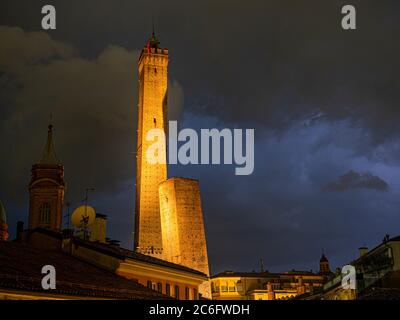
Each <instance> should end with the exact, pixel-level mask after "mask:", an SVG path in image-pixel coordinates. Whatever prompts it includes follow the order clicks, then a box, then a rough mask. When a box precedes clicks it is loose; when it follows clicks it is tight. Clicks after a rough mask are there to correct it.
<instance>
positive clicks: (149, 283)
mask: <svg viewBox="0 0 400 320" xmlns="http://www.w3.org/2000/svg"><path fill="white" fill-rule="evenodd" d="M147 288H149V289H153V284H152V283H151V281H150V280H148V281H147Z"/></svg>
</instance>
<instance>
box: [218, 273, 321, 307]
mask: <svg viewBox="0 0 400 320" xmlns="http://www.w3.org/2000/svg"><path fill="white" fill-rule="evenodd" d="M323 283H324V277H323V276H322V275H320V274H315V273H312V272H308V271H289V272H284V273H270V272H229V271H227V272H223V273H220V274H217V275H215V276H212V277H211V290H212V297H213V300H288V299H293V298H295V297H296V296H298V295H301V294H304V293H306V292H314V291H316V290H318V289H319V288H321V287H322V285H323Z"/></svg>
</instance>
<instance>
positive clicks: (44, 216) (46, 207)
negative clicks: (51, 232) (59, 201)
mask: <svg viewBox="0 0 400 320" xmlns="http://www.w3.org/2000/svg"><path fill="white" fill-rule="evenodd" d="M39 212H40V217H39V219H40V222H41V223H45V224H49V223H50V204H49V203H48V202H45V203H42V205H41V206H40V210H39Z"/></svg>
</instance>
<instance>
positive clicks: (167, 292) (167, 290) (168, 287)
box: [165, 283, 171, 296]
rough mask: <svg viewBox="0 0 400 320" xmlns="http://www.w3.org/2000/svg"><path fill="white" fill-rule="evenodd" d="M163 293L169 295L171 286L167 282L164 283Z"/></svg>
mask: <svg viewBox="0 0 400 320" xmlns="http://www.w3.org/2000/svg"><path fill="white" fill-rule="evenodd" d="M165 294H166V295H167V296H170V295H171V286H170V284H169V283H167V284H166V285H165Z"/></svg>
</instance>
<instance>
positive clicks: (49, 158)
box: [40, 115, 59, 164]
mask: <svg viewBox="0 0 400 320" xmlns="http://www.w3.org/2000/svg"><path fill="white" fill-rule="evenodd" d="M51 120H52V116H51V115H50V123H49V126H48V130H47V142H46V146H45V147H44V150H43V155H42V159H41V160H40V163H41V164H59V161H58V159H57V156H56V151H55V149H54V140H53V125H52V121H51Z"/></svg>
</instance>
